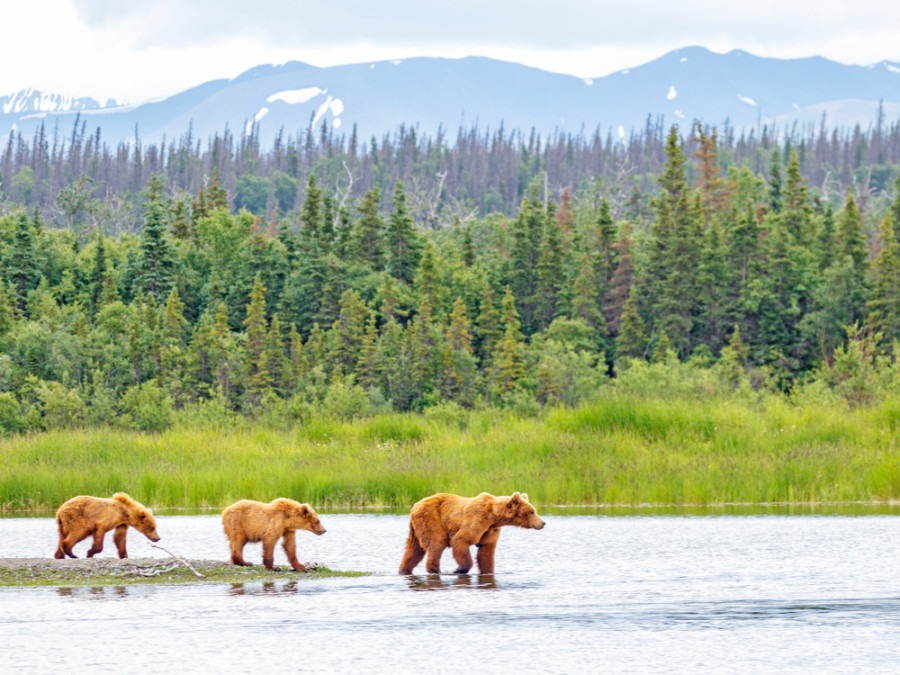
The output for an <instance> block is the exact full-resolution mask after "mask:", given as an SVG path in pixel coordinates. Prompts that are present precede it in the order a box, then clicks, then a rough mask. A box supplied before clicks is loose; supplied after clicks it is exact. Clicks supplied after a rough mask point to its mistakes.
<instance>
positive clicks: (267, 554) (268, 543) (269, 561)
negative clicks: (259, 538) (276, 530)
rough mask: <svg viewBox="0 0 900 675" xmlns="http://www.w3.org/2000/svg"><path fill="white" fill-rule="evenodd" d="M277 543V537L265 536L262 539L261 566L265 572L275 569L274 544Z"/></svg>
mask: <svg viewBox="0 0 900 675" xmlns="http://www.w3.org/2000/svg"><path fill="white" fill-rule="evenodd" d="M276 543H278V535H277V534H276V535H275V536H274V537H273V536H272V535H267V536H266V538H265V539H263V565H264V566H265V568H266V569H267V570H274V569H275V544H276Z"/></svg>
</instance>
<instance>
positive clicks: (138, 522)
mask: <svg viewBox="0 0 900 675" xmlns="http://www.w3.org/2000/svg"><path fill="white" fill-rule="evenodd" d="M130 524H131V526H132V527H133V528H134V529H136V530H137V531H138V532H140V533H141V534H143V535H144V536H145V537H147V539H149V540H150V541H159V535H158V534H157V533H156V520H154V519H153V511H151V510H150V509H148V508H147V507H146V506H142V507H140V508H139V509H137V510H136V511H135V512H134V514H132V516H131V523H130Z"/></svg>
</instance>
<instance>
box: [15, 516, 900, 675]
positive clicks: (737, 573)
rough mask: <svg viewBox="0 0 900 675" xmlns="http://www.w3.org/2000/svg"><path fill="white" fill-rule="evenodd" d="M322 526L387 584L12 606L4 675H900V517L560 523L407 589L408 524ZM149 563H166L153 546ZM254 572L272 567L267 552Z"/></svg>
mask: <svg viewBox="0 0 900 675" xmlns="http://www.w3.org/2000/svg"><path fill="white" fill-rule="evenodd" d="M157 520H158V525H159V532H160V534H161V535H162V537H163V540H162V541H161V542H160V543H161V544H162V545H164V546H166V547H167V548H169V549H170V550H172V551H173V552H176V553H178V554H181V555H185V556H189V557H192V558H212V559H220V560H224V559H225V558H226V552H227V546H226V543H225V539H224V535H223V534H222V531H221V524H220V520H219V518H218V516H214V515H208V516H160V517H159V518H158V519H157ZM322 521H323V524H324V525H325V527H326V528H328V533H327V534H325V535H324V536H322V537H315V536H313V535H311V534H307V533H298V536H297V541H298V549H299V558H300V560H301V561H316V562H320V563H322V564H325V565H327V566H329V567H331V568H333V569H347V570H367V571H371V572H374V573H375V574H374V575H373V576H370V577H362V578H333V579H321V580H305V579H299V580H298V581H278V582H275V583H261V582H260V583H253V584H244V585H231V584H213V585H196V586H161V585H158V586H127V587H125V586H119V587H112V586H110V587H95V588H87V587H73V588H59V589H57V588H23V589H19V588H15V589H13V588H0V670H2V671H3V672H18V671H23V672H48V671H50V670H54V669H59V668H65V669H66V670H67V671H68V672H82V671H86V670H88V669H91V670H99V671H109V670H113V669H116V670H125V669H127V670H135V671H137V672H165V673H172V672H210V671H219V672H235V673H243V672H247V673H249V672H259V671H261V670H268V671H273V672H316V673H318V672H347V671H353V672H360V673H377V672H392V673H393V672H401V673H405V672H417V673H418V672H429V673H435V672H436V673H445V672H446V673H450V672H454V673H455V672H460V671H472V672H488V673H500V672H508V671H510V670H511V669H515V670H517V671H520V672H525V673H573V672H611V671H614V672H647V671H657V672H698V671H700V672H709V671H714V672H723V671H725V672H735V671H738V672H748V671H749V672H769V671H772V670H775V669H778V670H780V671H783V672H813V671H827V672H851V671H854V672H856V671H861V670H862V671H866V672H894V671H896V670H897V663H898V657H900V641H898V640H897V636H898V634H900V575H898V563H897V561H898V560H900V536H898V533H900V520H898V519H897V518H896V517H893V516H884V515H868V516H862V517H848V516H775V515H752V516H715V517H712V516H658V515H657V516H643V517H642V516H628V517H620V516H615V517H611V516H555V517H554V516H550V517H547V518H546V521H547V527H546V528H545V529H544V530H542V531H540V532H537V531H527V530H516V529H512V528H506V529H504V531H503V533H502V535H501V537H500V544H499V546H498V549H497V561H496V569H497V574H495V575H485V576H479V575H476V574H473V575H454V574H443V575H441V576H439V577H438V576H429V575H425V574H420V575H417V576H415V577H410V578H404V577H400V576H399V575H397V574H396V570H397V567H398V565H399V562H400V557H401V555H402V550H403V544H404V540H405V537H406V533H407V523H408V520H407V518H406V517H404V516H399V515H351V514H329V515H325V516H323V518H322ZM88 546H89V542H87V541H85V542H82V543H81V544H79V546H78V547H77V548H76V553H78V554H79V556H81V555H84V552H85V551H86V550H87V548H88ZM55 547H56V532H55V526H54V522H53V521H52V519H49V518H6V519H0V557H49V556H51V555H52V553H53V551H54V550H55ZM129 553H130V555H131V556H132V557H152V556H157V557H158V556H164V555H165V554H163V553H161V552H159V551H156V550H155V549H152V548H150V547H149V545H148V542H147V541H146V540H145V539H144V538H143V537H142V536H141V535H139V534H137V533H136V532H133V531H132V532H130V533H129ZM113 555H114V547H112V542H111V541H108V542H107V549H106V550H105V551H104V552H103V554H102V556H113ZM245 556H246V557H247V559H248V560H249V561H251V562H259V561H260V558H261V551H260V546H259V545H258V544H257V545H248V547H247V549H246V551H245ZM285 563H286V561H285V558H284V554H283V552H281V551H280V550H279V551H278V552H277V555H276V564H282V565H284V564H285ZM443 567H444V569H447V570H452V569H453V561H452V559H451V557H450V555H449V552H447V553H446V554H445V557H444V560H443ZM417 571H423V568H422V567H420V568H419V570H417Z"/></svg>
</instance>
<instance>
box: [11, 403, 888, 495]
mask: <svg viewBox="0 0 900 675" xmlns="http://www.w3.org/2000/svg"><path fill="white" fill-rule="evenodd" d="M898 435H900V401H895V400H891V401H888V402H885V403H883V404H881V405H879V406H876V407H873V408H869V409H857V410H850V409H848V408H846V407H842V406H840V405H836V404H835V405H832V406H829V405H824V404H816V405H811V404H810V405H806V406H799V405H791V404H790V403H789V402H787V401H785V400H784V399H782V398H776V397H769V398H764V399H748V400H743V399H740V398H734V399H729V398H724V399H723V398H715V399H714V398H700V399H696V398H694V399H684V400H666V399H663V398H647V397H638V396H634V395H633V396H628V395H622V394H619V395H610V396H608V397H607V398H605V399H603V400H600V401H597V402H594V403H591V404H589V405H584V406H581V407H578V408H574V409H564V408H557V409H552V410H548V411H546V412H544V414H543V415H542V416H541V417H517V416H516V415H514V414H512V413H510V412H508V411H497V410H480V411H471V412H463V414H462V415H460V414H456V413H455V414H454V415H431V416H428V415H414V414H389V415H381V416H376V417H373V418H369V419H361V420H355V421H341V420H337V419H315V420H311V421H310V422H309V423H306V424H303V425H299V426H297V427H295V428H293V429H288V430H285V429H277V428H269V427H265V426H262V425H257V426H249V425H243V426H241V427H238V428H230V429H229V428H221V427H219V428H175V429H172V430H169V431H166V432H163V433H160V434H143V433H137V432H128V431H121V430H112V429H106V428H104V429H92V430H81V431H66V432H47V433H41V434H33V435H26V436H18V437H9V438H5V439H3V440H2V441H0V509H3V510H7V511H9V510H21V509H38V508H51V509H52V508H56V507H57V506H58V505H59V504H61V503H62V502H64V501H65V500H66V499H68V498H70V497H72V496H73V495H77V494H94V495H110V494H112V493H113V492H116V491H119V490H122V491H126V492H129V493H130V494H132V496H134V497H135V498H136V499H138V500H140V501H141V502H143V503H145V504H148V505H152V506H154V507H194V508H203V507H215V508H219V507H223V506H226V505H228V504H230V503H232V502H233V501H235V500H237V499H244V498H248V499H258V500H263V501H268V500H270V499H272V498H274V497H276V496H286V497H292V498H294V499H299V500H302V501H306V502H309V503H311V504H313V505H315V506H317V507H319V508H327V507H360V506H394V507H403V506H407V505H409V504H412V503H414V502H415V501H416V500H418V499H420V498H421V497H423V496H425V495H428V494H431V493H434V492H455V493H459V494H466V495H473V494H477V493H478V492H481V491H485V490H486V491H489V492H492V493H494V494H510V493H511V492H513V491H515V490H520V491H526V492H528V493H529V494H530V495H531V497H532V499H533V500H534V501H535V502H536V503H539V504H545V505H549V504H624V505H627V504H632V505H634V504H647V503H651V504H696V505H709V504H723V503H768V502H827V501H888V500H896V499H900V452H898Z"/></svg>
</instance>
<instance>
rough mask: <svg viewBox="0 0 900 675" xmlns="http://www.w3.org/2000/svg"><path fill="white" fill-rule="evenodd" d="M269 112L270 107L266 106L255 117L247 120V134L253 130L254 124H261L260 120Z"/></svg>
mask: <svg viewBox="0 0 900 675" xmlns="http://www.w3.org/2000/svg"><path fill="white" fill-rule="evenodd" d="M268 114H269V109H268V108H266V107H265V106H264V107H262V108H260V109H259V111H258V112H257V113H256V114H255V115H254V116H253V119H252V120H250V121H249V122H247V127H246V132H247V135H248V136H249V135H250V132H251V131H253V125H254V124H259V121H260V120H261V119H262V118H263V117H265V116H266V115H268Z"/></svg>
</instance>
